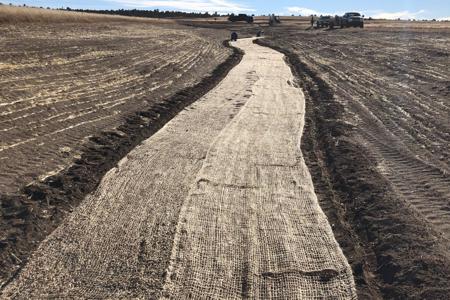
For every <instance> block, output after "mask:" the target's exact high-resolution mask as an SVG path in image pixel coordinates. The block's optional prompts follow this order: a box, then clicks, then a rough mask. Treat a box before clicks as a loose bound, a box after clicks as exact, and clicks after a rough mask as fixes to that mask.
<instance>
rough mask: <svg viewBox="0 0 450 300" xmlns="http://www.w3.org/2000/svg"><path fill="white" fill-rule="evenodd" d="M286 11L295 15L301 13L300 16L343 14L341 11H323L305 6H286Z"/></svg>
mask: <svg viewBox="0 0 450 300" xmlns="http://www.w3.org/2000/svg"><path fill="white" fill-rule="evenodd" d="M287 11H288V13H289V14H295V15H302V16H311V15H317V16H320V15H324V16H328V15H333V16H334V15H343V14H344V13H343V12H323V11H317V10H314V9H310V8H306V7H298V6H291V7H287Z"/></svg>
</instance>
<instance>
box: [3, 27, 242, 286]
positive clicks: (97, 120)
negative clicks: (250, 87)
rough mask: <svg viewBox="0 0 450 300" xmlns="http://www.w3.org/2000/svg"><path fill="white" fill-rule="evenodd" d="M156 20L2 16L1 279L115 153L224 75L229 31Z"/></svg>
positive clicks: (122, 151) (94, 180)
mask: <svg viewBox="0 0 450 300" xmlns="http://www.w3.org/2000/svg"><path fill="white" fill-rule="evenodd" d="M152 23H156V24H149V23H147V22H129V21H127V22H124V21H121V22H118V21H117V20H116V21H115V22H103V21H102V20H100V21H99V22H93V23H84V22H79V23H64V22H63V23H61V24H59V23H58V24H54V23H52V22H50V23H48V24H38V23H20V24H0V44H1V45H2V47H1V49H0V91H1V92H0V174H1V176H0V198H1V209H0V211H1V216H0V227H1V232H0V257H1V264H0V265H1V267H0V269H1V271H0V276H1V279H0V281H3V280H5V278H8V276H9V275H8V274H11V271H12V270H14V269H17V266H20V265H21V264H22V262H23V261H24V260H25V258H26V257H27V254H28V253H29V251H30V249H33V248H34V247H35V246H36V245H37V243H38V241H39V240H40V239H41V238H42V237H45V235H46V234H47V233H48V232H51V231H52V230H53V228H54V227H55V226H56V225H57V224H58V223H59V221H58V220H59V219H60V218H62V216H61V215H62V214H65V213H67V212H68V211H71V210H72V209H73V207H74V206H76V201H74V199H77V198H78V200H81V199H80V198H82V196H83V195H85V194H86V193H87V192H89V191H91V190H92V188H93V187H95V185H96V184H98V181H99V179H100V178H101V175H102V174H104V173H105V172H106V171H107V170H108V169H110V168H111V167H112V165H113V164H114V162H116V161H117V160H118V159H120V157H122V156H123V155H124V154H125V153H126V152H127V151H129V150H130V149H131V148H133V146H134V145H136V143H139V142H140V141H141V140H142V139H143V138H144V137H146V136H148V135H149V134H151V133H152V132H154V131H156V130H157V129H158V127H161V126H162V125H163V124H164V123H165V122H167V119H168V118H170V116H171V115H174V114H176V112H177V111H179V110H181V109H182V108H183V107H184V106H186V105H187V104H189V103H190V102H192V101H194V100H195V99H196V98H198V97H199V96H200V95H201V94H202V93H204V92H206V90H208V89H209V88H211V85H212V84H214V81H217V80H219V79H218V78H219V77H220V76H218V74H215V73H214V72H215V69H216V68H217V66H218V65H220V64H222V63H226V60H227V58H228V57H230V55H231V54H232V53H233V51H232V50H231V49H229V48H227V47H225V46H224V45H223V41H224V40H225V39H226V38H225V37H226V36H228V34H227V33H226V32H223V31H214V32H211V31H209V30H204V29H193V28H189V29H188V30H187V29H186V28H185V27H181V26H179V25H177V24H175V23H173V22H166V21H164V22H160V23H158V22H152ZM230 66H231V65H230ZM222 69H223V68H222ZM213 73H214V74H213ZM205 78H209V79H208V80H207V81H205V82H203V83H204V84H203V85H200V86H198V87H197V88H196V89H193V90H192V89H191V90H190V89H189V88H190V87H192V86H197V84H199V83H201V81H202V80H204V79H205ZM208 86H209V87H208ZM137 113H138V114H137ZM149 124H150V125H149ZM111 145H112V146H111ZM61 174H65V175H61ZM94 174H96V175H94ZM55 176H56V177H55ZM67 177H70V180H65V179H66V178H67ZM61 178H65V179H64V180H63V179H61ZM66 181H67V182H66ZM32 182H34V183H35V184H34V185H29V184H30V183H32ZM36 184H41V185H42V186H43V187H36V186H35V185H36ZM49 188H50V189H51V188H54V189H55V190H57V192H58V193H59V194H58V195H56V196H55V197H57V198H58V199H59V200H58V201H53V200H50V196H49V194H50V193H51V192H50V191H46V189H49ZM55 197H54V198H55ZM41 203H45V205H44V206H45V207H40V205H41ZM63 204H64V205H63ZM62 206H64V208H63V207H62ZM25 236H26V237H25Z"/></svg>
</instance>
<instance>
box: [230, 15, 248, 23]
mask: <svg viewBox="0 0 450 300" xmlns="http://www.w3.org/2000/svg"><path fill="white" fill-rule="evenodd" d="M228 21H231V22H240V21H244V22H247V23H253V21H254V20H253V17H252V16H248V15H246V14H239V15H234V14H232V15H231V16H229V17H228Z"/></svg>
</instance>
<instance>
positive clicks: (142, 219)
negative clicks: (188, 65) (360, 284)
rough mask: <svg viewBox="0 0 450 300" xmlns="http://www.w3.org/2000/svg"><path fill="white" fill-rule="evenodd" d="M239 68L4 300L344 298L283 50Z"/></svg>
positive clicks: (76, 218) (141, 155)
mask: <svg viewBox="0 0 450 300" xmlns="http://www.w3.org/2000/svg"><path fill="white" fill-rule="evenodd" d="M237 46H239V47H240V48H242V49H243V50H244V51H245V52H246V54H245V56H244V58H243V60H242V62H241V63H240V64H239V65H238V66H237V67H236V68H235V69H233V70H232V71H231V72H230V73H229V75H228V76H227V77H226V78H225V79H224V80H223V81H222V82H221V84H219V85H218V86H217V87H216V88H215V89H214V90H212V91H211V92H210V93H208V94H207V95H206V96H205V97H203V98H202V99H200V100H199V101H197V102H196V103H194V104H193V105H191V106H189V107H188V108H187V109H186V110H184V111H183V112H182V113H181V114H179V115H178V116H177V117H176V118H174V119H173V120H172V121H170V122H169V123H168V124H167V125H166V126H165V127H164V128H163V129H162V130H160V131H159V132H158V133H156V134H155V135H153V136H152V137H151V138H150V139H148V140H146V141H145V142H144V143H143V144H142V145H140V146H139V147H137V148H136V149H135V150H133V151H132V152H131V153H130V154H129V155H128V156H127V158H125V159H123V160H122V161H121V162H120V164H119V166H118V167H117V168H114V169H113V170H111V171H110V172H108V174H107V175H106V176H105V178H104V179H103V181H102V183H101V185H100V186H99V188H98V189H97V190H96V192H95V193H93V194H92V195H90V196H88V197H87V198H86V199H85V201H84V202H83V203H82V204H81V205H80V206H79V207H78V208H77V209H76V210H75V211H74V213H73V214H72V215H70V216H69V217H68V218H67V219H66V220H65V222H64V223H63V224H62V225H61V226H60V227H59V228H58V229H57V230H55V231H54V232H53V233H52V234H51V235H50V236H49V237H48V238H47V239H46V240H45V241H44V242H43V243H42V244H41V245H40V247H39V249H38V250H37V251H36V252H35V253H34V254H33V256H32V258H31V259H30V261H29V263H28V264H27V265H26V266H25V268H24V269H23V270H22V272H21V273H20V274H19V276H18V277H17V278H16V279H15V280H14V281H12V282H11V283H10V284H9V285H8V286H6V288H5V289H4V290H3V294H2V297H3V298H6V299H8V298H17V299H29V298H33V297H35V298H36V297H37V298H39V297H48V296H52V297H58V298H78V297H81V298H130V297H135V298H157V297H166V298H174V299H180V298H187V297H194V298H207V297H212V298H221V299H223V298H228V299H237V298H247V297H251V298H258V297H259V298H265V299H279V298H280V299H281V298H289V299H294V298H313V297H316V298H317V297H327V296H328V297H334V298H335V299H351V298H354V297H355V288H354V282H353V276H352V273H351V269H350V267H349V265H348V263H347V260H346V258H345V257H344V255H343V254H342V251H341V249H340V248H339V245H338V244H337V242H336V241H335V239H334V237H333V233H332V231H331V227H330V225H329V224H328V221H327V219H326V217H325V215H324V213H323V212H322V210H321V209H320V207H319V205H318V202H317V198H316V195H315V193H314V188H313V185H312V181H311V176H310V174H309V171H308V169H307V167H306V165H305V163H304V160H303V157H302V154H301V151H300V148H299V146H300V137H301V134H302V131H303V126H304V111H305V102H304V97H303V94H302V92H301V90H300V89H299V88H297V87H296V85H295V80H294V77H293V75H292V73H291V71H290V69H289V67H288V66H287V65H286V63H285V62H284V60H283V55H281V54H280V53H278V52H276V51H274V50H271V49H268V48H264V47H261V46H257V45H255V44H253V43H252V40H240V41H239V42H238V43H237Z"/></svg>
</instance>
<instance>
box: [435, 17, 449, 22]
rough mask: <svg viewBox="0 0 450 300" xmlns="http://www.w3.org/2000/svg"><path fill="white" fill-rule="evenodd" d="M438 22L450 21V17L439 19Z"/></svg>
mask: <svg viewBox="0 0 450 300" xmlns="http://www.w3.org/2000/svg"><path fill="white" fill-rule="evenodd" d="M437 20H438V21H450V17H443V18H439V19H437Z"/></svg>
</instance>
